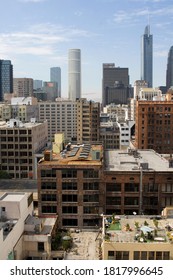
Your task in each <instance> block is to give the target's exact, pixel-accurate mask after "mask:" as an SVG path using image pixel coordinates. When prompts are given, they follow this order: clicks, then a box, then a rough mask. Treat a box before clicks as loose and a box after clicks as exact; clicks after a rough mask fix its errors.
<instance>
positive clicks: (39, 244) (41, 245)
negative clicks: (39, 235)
mask: <svg viewBox="0 0 173 280" xmlns="http://www.w3.org/2000/svg"><path fill="white" fill-rule="evenodd" d="M38 251H39V252H43V251H44V242H38Z"/></svg>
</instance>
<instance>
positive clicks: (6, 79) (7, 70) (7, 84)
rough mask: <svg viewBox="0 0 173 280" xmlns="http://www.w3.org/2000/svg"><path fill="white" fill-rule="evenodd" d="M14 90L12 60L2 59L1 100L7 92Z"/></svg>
mask: <svg viewBox="0 0 173 280" xmlns="http://www.w3.org/2000/svg"><path fill="white" fill-rule="evenodd" d="M12 92H13V65H12V64H11V61H10V60H0V101H3V100H4V94H5V93H12Z"/></svg>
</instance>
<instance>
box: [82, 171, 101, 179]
mask: <svg viewBox="0 0 173 280" xmlns="http://www.w3.org/2000/svg"><path fill="white" fill-rule="evenodd" d="M83 177H84V178H99V172H98V171H96V170H92V169H90V170H84V171H83Z"/></svg>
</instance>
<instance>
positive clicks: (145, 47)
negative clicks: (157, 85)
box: [141, 25, 153, 87]
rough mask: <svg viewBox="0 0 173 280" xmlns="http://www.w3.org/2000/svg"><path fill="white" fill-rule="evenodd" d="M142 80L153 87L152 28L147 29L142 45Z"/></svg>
mask: <svg viewBox="0 0 173 280" xmlns="http://www.w3.org/2000/svg"><path fill="white" fill-rule="evenodd" d="M141 80H144V81H146V82H147V83H148V87H153V35H151V34H150V26H149V25H147V26H146V27H145V31H144V35H142V45H141Z"/></svg>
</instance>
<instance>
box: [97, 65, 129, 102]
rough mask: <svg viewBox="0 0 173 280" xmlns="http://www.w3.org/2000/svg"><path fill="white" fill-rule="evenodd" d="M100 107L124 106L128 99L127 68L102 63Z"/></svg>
mask: <svg viewBox="0 0 173 280" xmlns="http://www.w3.org/2000/svg"><path fill="white" fill-rule="evenodd" d="M102 82H103V84H102V106H103V107H105V106H106V105H108V104H110V103H115V104H125V103H127V100H128V98H129V97H130V89H129V73H128V68H121V67H115V64H114V63H103V81H102Z"/></svg>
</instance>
